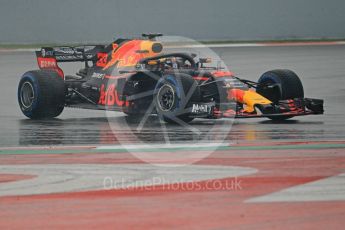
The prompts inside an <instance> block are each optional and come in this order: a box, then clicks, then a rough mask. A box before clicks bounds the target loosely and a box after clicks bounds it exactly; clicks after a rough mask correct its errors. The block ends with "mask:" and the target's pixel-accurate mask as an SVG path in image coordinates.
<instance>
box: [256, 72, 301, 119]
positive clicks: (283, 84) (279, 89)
mask: <svg viewBox="0 0 345 230" xmlns="http://www.w3.org/2000/svg"><path fill="white" fill-rule="evenodd" d="M258 83H259V87H258V88H257V92H258V93H259V94H261V95H262V96H264V97H266V98H267V99H269V100H270V101H272V102H273V103H278V102H279V101H280V100H287V99H294V98H303V97H304V89H303V85H302V82H301V80H300V78H299V77H298V76H297V74H296V73H294V72H293V71H291V70H285V69H278V70H271V71H268V72H266V73H264V74H263V75H262V76H261V77H260V79H259V81H258ZM292 117H293V116H291V115H282V116H270V117H268V118H270V119H272V120H286V119H289V118H292Z"/></svg>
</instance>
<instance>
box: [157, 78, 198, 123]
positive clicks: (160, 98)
mask: <svg viewBox="0 0 345 230" xmlns="http://www.w3.org/2000/svg"><path fill="white" fill-rule="evenodd" d="M155 92H156V94H155V97H154V103H155V107H156V111H157V114H158V116H160V117H161V118H162V119H163V120H164V121H165V122H168V123H180V122H185V123H188V122H191V121H192V120H193V119H194V118H192V117H190V111H189V108H190V107H191V106H192V102H193V101H198V100H199V98H200V91H199V88H198V87H197V83H196V81H195V80H194V79H193V78H192V77H191V76H189V75H187V74H175V75H167V76H163V77H162V78H161V79H160V80H159V81H158V82H157V86H156V89H155Z"/></svg>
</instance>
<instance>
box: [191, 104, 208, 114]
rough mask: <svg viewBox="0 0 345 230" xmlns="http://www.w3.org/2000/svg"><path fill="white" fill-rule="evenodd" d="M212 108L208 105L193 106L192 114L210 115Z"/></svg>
mask: <svg viewBox="0 0 345 230" xmlns="http://www.w3.org/2000/svg"><path fill="white" fill-rule="evenodd" d="M211 110H212V107H211V106H210V105H203V104H193V108H192V113H196V114H200V113H208V114H210V113H211Z"/></svg>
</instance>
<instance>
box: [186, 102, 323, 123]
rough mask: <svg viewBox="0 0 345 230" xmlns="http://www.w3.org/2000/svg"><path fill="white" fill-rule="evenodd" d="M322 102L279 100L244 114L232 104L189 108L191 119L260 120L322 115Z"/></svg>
mask: <svg viewBox="0 0 345 230" xmlns="http://www.w3.org/2000/svg"><path fill="white" fill-rule="evenodd" d="M323 103H324V102H323V100H321V99H312V98H296V99H291V100H281V101H279V102H278V103H276V104H272V105H269V106H267V105H266V106H260V105H258V106H256V107H255V108H256V109H255V112H253V113H246V112H244V110H243V109H237V106H234V105H233V103H232V104H231V103H224V104H221V105H218V106H217V105H216V104H215V103H204V104H203V103H201V104H200V103H195V104H193V107H192V108H191V111H190V112H191V117H196V118H197V117H198V118H260V117H281V116H291V117H294V116H306V115H318V114H323V113H324V109H323Z"/></svg>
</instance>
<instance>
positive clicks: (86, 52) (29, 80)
mask: <svg viewBox="0 0 345 230" xmlns="http://www.w3.org/2000/svg"><path fill="white" fill-rule="evenodd" d="M159 36H161V34H143V37H141V38H138V39H117V40H116V41H114V42H112V43H111V44H110V45H107V46H105V45H93V46H90V45H88V46H79V47H43V48H42V49H41V50H40V51H36V56H37V62H38V66H39V68H40V70H35V71H29V72H26V73H25V74H24V75H23V76H22V78H21V80H20V82H19V86H18V101H19V106H20V109H21V110H22V112H23V113H24V115H25V116H27V117H29V118H32V119H45V118H54V117H57V116H59V115H60V114H61V112H62V111H63V109H64V107H75V108H84V109H98V110H112V111H122V112H124V113H126V114H127V115H129V116H143V115H147V114H157V115H158V116H159V117H160V118H161V119H162V120H165V121H166V122H171V123H176V122H190V121H192V120H193V119H194V118H205V119H218V118H226V117H228V118H230V117H236V118H254V117H267V118H270V119H272V120H285V119H288V118H291V117H294V116H302V115H311V114H323V112H324V110H323V100H320V99H310V98H304V91H303V86H302V83H301V81H300V79H299V77H298V76H297V75H296V74H295V73H294V72H292V71H290V70H272V71H268V72H266V73H264V74H263V75H262V76H261V77H260V78H259V80H258V82H253V81H249V80H244V79H240V78H237V77H235V76H234V74H233V73H232V72H229V71H226V70H224V69H223V68H221V67H219V66H218V67H212V66H209V65H207V63H210V62H211V61H212V60H210V59H209V58H204V57H201V58H198V59H197V57H196V55H195V54H193V53H184V52H170V53H162V50H163V45H162V43H161V42H158V41H157V37H159ZM59 62H84V63H85V67H84V68H82V69H80V70H79V71H78V72H77V73H76V75H73V76H72V75H65V74H64V72H63V71H62V69H60V67H59V66H58V63H59Z"/></svg>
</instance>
